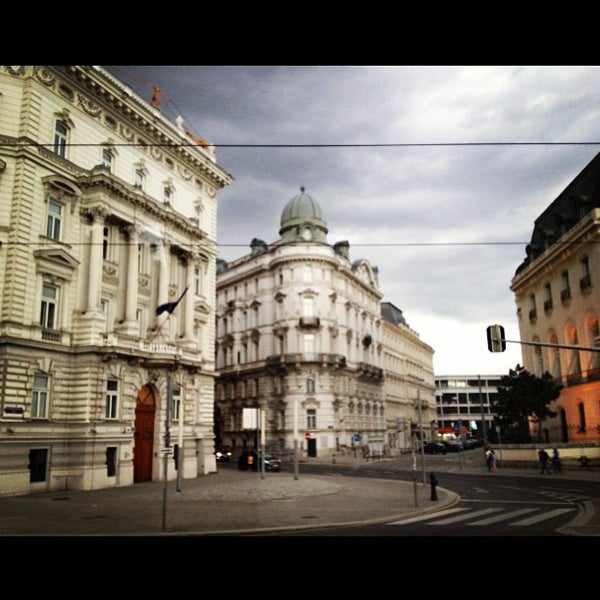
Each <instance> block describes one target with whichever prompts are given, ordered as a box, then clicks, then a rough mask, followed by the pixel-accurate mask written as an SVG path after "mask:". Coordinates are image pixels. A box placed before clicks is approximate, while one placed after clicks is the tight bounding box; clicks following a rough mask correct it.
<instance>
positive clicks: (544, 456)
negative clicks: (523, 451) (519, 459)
mask: <svg viewBox="0 0 600 600" xmlns="http://www.w3.org/2000/svg"><path fill="white" fill-rule="evenodd" d="M549 458H550V455H549V454H548V453H547V452H546V449H545V448H540V449H539V450H538V460H539V462H540V475H543V474H544V473H548V475H550V467H549V466H548V460H549Z"/></svg>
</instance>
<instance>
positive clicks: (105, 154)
mask: <svg viewBox="0 0 600 600" xmlns="http://www.w3.org/2000/svg"><path fill="white" fill-rule="evenodd" d="M112 164H113V155H112V153H111V151H110V150H106V149H104V150H102V166H103V167H105V168H106V169H108V170H109V171H112Z"/></svg>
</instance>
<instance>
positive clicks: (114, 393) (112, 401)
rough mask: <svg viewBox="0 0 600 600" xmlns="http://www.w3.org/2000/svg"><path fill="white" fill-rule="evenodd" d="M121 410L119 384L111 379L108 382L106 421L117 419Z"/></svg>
mask: <svg viewBox="0 0 600 600" xmlns="http://www.w3.org/2000/svg"><path fill="white" fill-rule="evenodd" d="M118 408H119V382H118V381H117V380H116V379H109V380H108V381H107V382H106V405H105V409H104V418H105V419H116V418H117V411H118Z"/></svg>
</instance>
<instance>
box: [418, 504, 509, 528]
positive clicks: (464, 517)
mask: <svg viewBox="0 0 600 600" xmlns="http://www.w3.org/2000/svg"><path fill="white" fill-rule="evenodd" d="M499 510H502V509H501V508H484V509H482V510H476V511H475V512H469V513H467V514H462V515H457V516H455V517H450V518H449V519H442V520H441V521H436V522H435V523H427V525H450V524H451V523H459V522H460V521H466V520H467V519H473V518H475V517H479V516H482V515H489V514H490V513H493V512H498V511H499Z"/></svg>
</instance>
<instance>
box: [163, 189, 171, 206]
mask: <svg viewBox="0 0 600 600" xmlns="http://www.w3.org/2000/svg"><path fill="white" fill-rule="evenodd" d="M172 199H173V192H172V191H171V189H170V188H168V187H166V188H164V189H163V203H164V204H166V205H167V206H171V200H172Z"/></svg>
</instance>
